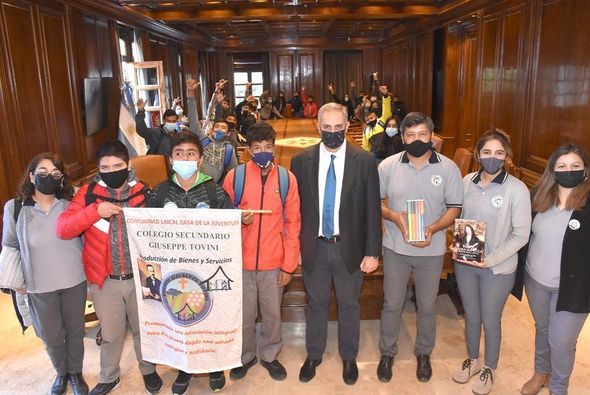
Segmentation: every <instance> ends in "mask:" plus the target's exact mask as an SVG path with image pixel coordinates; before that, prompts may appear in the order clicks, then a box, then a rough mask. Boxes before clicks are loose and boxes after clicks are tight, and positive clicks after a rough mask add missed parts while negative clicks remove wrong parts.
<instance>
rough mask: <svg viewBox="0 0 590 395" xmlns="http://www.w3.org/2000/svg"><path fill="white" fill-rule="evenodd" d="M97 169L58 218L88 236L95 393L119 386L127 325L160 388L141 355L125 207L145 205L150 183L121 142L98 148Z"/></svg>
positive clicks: (148, 379) (64, 230) (61, 226)
mask: <svg viewBox="0 0 590 395" xmlns="http://www.w3.org/2000/svg"><path fill="white" fill-rule="evenodd" d="M97 162H98V163H97V164H98V174H97V175H96V177H95V179H94V181H93V182H91V183H90V184H87V185H84V186H83V187H82V188H80V190H79V191H78V193H77V194H76V196H74V198H73V199H72V201H71V202H70V204H69V205H68V207H67V208H66V210H65V211H64V212H63V213H62V214H61V215H60V217H59V219H58V222H57V235H58V236H59V237H60V238H62V239H72V238H74V237H78V236H80V235H82V234H83V235H84V247H83V254H82V257H83V261H84V271H85V273H86V279H87V280H88V283H89V290H90V293H91V294H92V300H93V302H94V308H95V310H96V314H97V315H98V319H99V320H100V325H101V335H102V343H101V346H100V377H99V382H98V384H97V385H96V386H95V387H94V388H93V389H92V391H90V394H91V395H104V394H107V393H109V392H111V391H113V390H114V389H115V388H117V387H119V385H120V377H119V375H120V368H119V363H120V360H121V353H122V352H123V345H124V342H125V335H126V332H127V326H129V328H130V329H131V333H132V334H133V344H134V347H135V356H136V357H137V361H138V363H139V370H140V371H141V374H142V375H143V381H144V384H145V388H146V390H147V392H148V393H149V394H155V393H157V392H159V391H160V389H161V388H162V379H161V378H160V376H159V375H158V373H157V372H156V365H154V364H153V363H150V362H147V361H144V360H143V359H142V356H141V346H140V338H139V318H138V315H137V299H136V294H135V283H134V281H133V270H132V268H131V257H130V253H129V242H128V239H127V230H126V225H125V221H124V218H123V207H144V206H145V205H146V203H147V193H148V189H147V187H146V186H145V185H144V184H143V183H142V182H141V181H139V180H137V178H136V176H135V173H134V172H133V170H131V169H130V167H129V152H128V151H127V148H126V147H125V145H123V143H121V142H120V141H116V140H111V141H106V142H104V143H103V144H102V145H101V146H100V147H99V148H98V152H97Z"/></svg>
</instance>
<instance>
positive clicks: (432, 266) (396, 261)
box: [379, 247, 443, 357]
mask: <svg viewBox="0 0 590 395" xmlns="http://www.w3.org/2000/svg"><path fill="white" fill-rule="evenodd" d="M442 264H443V257H442V255H441V256H407V255H400V254H397V253H395V252H394V251H393V250H390V249H389V248H386V247H384V248H383V293H384V298H383V309H382V310H381V334H380V337H379V350H380V351H381V355H387V356H390V357H391V356H393V355H395V354H397V351H398V346H397V339H398V337H399V332H400V327H401V322H402V310H403V308H404V302H405V300H406V290H407V288H408V280H409V278H410V273H412V275H413V276H414V284H415V285H416V302H417V304H418V314H417V327H418V328H417V329H418V330H417V332H418V333H417V334H416V345H415V346H414V353H415V354H416V355H420V354H426V355H430V353H431V352H432V350H433V349H434V343H435V340H436V295H437V294H438V286H439V283H440V272H441V270H442Z"/></svg>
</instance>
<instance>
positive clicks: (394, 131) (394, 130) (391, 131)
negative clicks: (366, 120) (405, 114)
mask: <svg viewBox="0 0 590 395" xmlns="http://www.w3.org/2000/svg"><path fill="white" fill-rule="evenodd" d="M385 133H387V135H388V136H389V137H393V136H395V135H396V134H397V128H392V127H388V128H385Z"/></svg>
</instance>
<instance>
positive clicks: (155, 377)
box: [143, 372, 162, 395]
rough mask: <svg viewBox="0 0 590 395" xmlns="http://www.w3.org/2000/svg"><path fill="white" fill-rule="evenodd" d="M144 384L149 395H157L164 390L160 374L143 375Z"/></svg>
mask: <svg viewBox="0 0 590 395" xmlns="http://www.w3.org/2000/svg"><path fill="white" fill-rule="evenodd" d="M143 383H144V384H145V390H146V391H147V393H148V394H150V395H152V394H157V393H158V392H160V390H161V389H162V379H161V378H160V375H159V374H158V372H154V373H151V374H144V375H143Z"/></svg>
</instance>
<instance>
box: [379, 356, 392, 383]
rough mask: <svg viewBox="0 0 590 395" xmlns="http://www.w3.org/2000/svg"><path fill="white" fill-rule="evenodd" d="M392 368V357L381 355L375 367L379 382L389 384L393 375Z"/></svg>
mask: <svg viewBox="0 0 590 395" xmlns="http://www.w3.org/2000/svg"><path fill="white" fill-rule="evenodd" d="M392 367H393V357H388V356H387V355H381V359H380V360H379V365H378V366H377V377H378V378H379V381H381V382H383V383H389V382H390V381H391V376H393V373H392V372H391V368H392Z"/></svg>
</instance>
